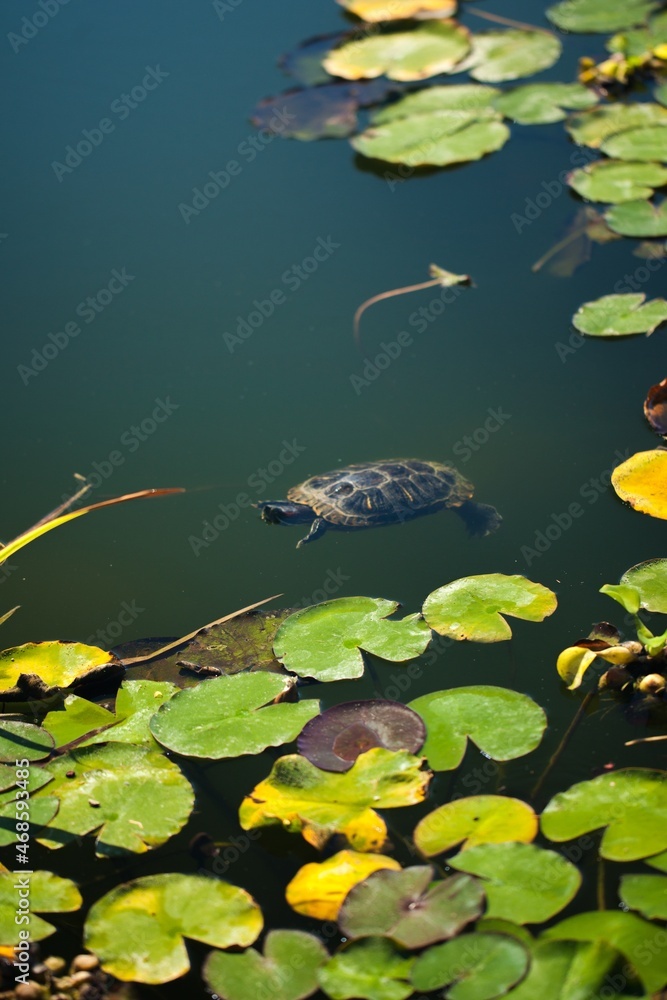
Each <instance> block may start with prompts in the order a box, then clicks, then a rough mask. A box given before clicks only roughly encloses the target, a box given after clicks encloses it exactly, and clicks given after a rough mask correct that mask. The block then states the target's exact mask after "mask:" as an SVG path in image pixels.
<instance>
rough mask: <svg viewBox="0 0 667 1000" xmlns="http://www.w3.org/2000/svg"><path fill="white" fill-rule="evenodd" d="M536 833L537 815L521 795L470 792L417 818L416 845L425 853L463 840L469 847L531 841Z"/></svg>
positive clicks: (431, 852) (464, 846) (442, 849)
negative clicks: (419, 818) (508, 795)
mask: <svg viewBox="0 0 667 1000" xmlns="http://www.w3.org/2000/svg"><path fill="white" fill-rule="evenodd" d="M536 834H537V816H536V815H535V813H534V812H533V810H532V809H531V807H530V806H529V805H527V804H526V803H525V802H522V801H521V800H520V799H511V798H507V797H506V796H504V795H471V796H468V797H467V798H462V799H454V800H453V801H452V802H446V803H445V804H444V805H442V806H438V808H437V809H434V810H433V812H431V813H429V814H428V815H427V816H424V818H423V819H422V820H420V821H419V823H418V824H417V827H416V828H415V832H414V841H415V845H416V847H417V848H418V849H419V850H420V851H421V853H422V854H424V855H426V857H429V858H432V857H434V856H435V855H436V854H442V853H443V851H447V850H449V849H450V848H451V847H455V846H456V845H457V844H461V842H462V841H463V843H462V850H464V851H466V852H467V851H468V850H471V849H472V848H473V847H477V846H478V845H480V844H500V843H503V842H505V841H514V842H521V843H526V844H528V843H530V841H531V840H534V839H535V835H536Z"/></svg>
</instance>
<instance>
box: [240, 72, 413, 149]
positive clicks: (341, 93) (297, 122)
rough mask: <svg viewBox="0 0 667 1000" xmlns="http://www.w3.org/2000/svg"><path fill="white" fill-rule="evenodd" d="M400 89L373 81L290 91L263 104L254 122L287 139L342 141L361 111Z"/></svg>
mask: <svg viewBox="0 0 667 1000" xmlns="http://www.w3.org/2000/svg"><path fill="white" fill-rule="evenodd" d="M396 89H397V88H396V86H395V85H394V84H392V83H389V82H388V81H387V80H371V81H369V82H364V81H358V82H354V83H325V84H322V85H321V86H318V87H307V88H305V89H303V90H287V91H285V93H283V94H278V96H277V97H267V98H265V100H263V101H261V102H260V103H259V104H258V105H257V107H256V108H255V110H254V112H253V114H252V116H251V119H250V120H251V121H252V123H253V125H256V126H257V127H258V128H260V129H268V130H269V132H272V133H274V135H276V136H278V135H280V136H282V137H283V138H288V139H301V140H305V141H308V140H310V139H323V138H328V139H340V138H343V137H345V136H348V135H352V133H353V132H355V131H356V128H357V110H358V109H359V108H365V107H368V106H370V105H372V104H379V103H380V102H381V101H383V100H384V99H385V98H386V97H387V96H388V95H389V94H391V93H394V92H395V91H396Z"/></svg>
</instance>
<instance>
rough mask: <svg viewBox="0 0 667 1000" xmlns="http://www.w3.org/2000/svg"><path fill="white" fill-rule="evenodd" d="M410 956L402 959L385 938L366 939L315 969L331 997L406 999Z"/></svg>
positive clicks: (345, 999)
mask: <svg viewBox="0 0 667 1000" xmlns="http://www.w3.org/2000/svg"><path fill="white" fill-rule="evenodd" d="M413 962H414V959H413V958H404V957H403V956H402V955H401V954H400V952H398V951H397V950H396V949H395V948H394V946H393V945H392V944H391V942H390V941H387V939H386V938H366V940H365V941H359V942H355V943H354V944H351V945H349V946H348V947H347V948H343V949H342V950H341V951H339V952H338V954H336V955H334V957H333V958H332V959H331V960H330V961H329V962H327V964H326V965H325V966H323V967H322V968H321V969H320V970H319V980H320V985H321V987H322V989H323V990H324V991H325V993H326V994H327V996H329V997H331V1000H352V998H354V1000H407V997H409V996H412V992H413V990H412V986H411V985H410V983H409V982H408V981H407V980H408V977H409V975H410V970H411V969H412V964H413Z"/></svg>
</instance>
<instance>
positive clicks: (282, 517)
mask: <svg viewBox="0 0 667 1000" xmlns="http://www.w3.org/2000/svg"><path fill="white" fill-rule="evenodd" d="M257 506H258V507H259V509H260V511H261V513H262V520H263V521H266V522H267V524H309V523H310V522H311V521H314V520H315V511H314V510H313V508H312V507H309V506H308V504H305V503H295V502H294V501H293V500H262V501H261V502H260V503H258V504H257Z"/></svg>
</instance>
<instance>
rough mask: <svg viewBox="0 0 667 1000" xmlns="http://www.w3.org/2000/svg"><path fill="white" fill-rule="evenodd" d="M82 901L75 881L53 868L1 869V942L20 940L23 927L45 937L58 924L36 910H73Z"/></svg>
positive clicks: (32, 935)
mask: <svg viewBox="0 0 667 1000" xmlns="http://www.w3.org/2000/svg"><path fill="white" fill-rule="evenodd" d="M26 893H27V895H26ZM81 902H82V900H81V893H80V892H79V890H78V889H77V887H76V885H75V883H74V882H71V881H70V879H68V878H60V876H59V875H54V874H53V872H43V871H38V872H29V873H28V874H25V873H15V872H10V871H7V870H6V869H5V870H2V871H0V945H14V944H17V943H18V941H19V931H20V930H23V931H28V933H29V934H30V940H31V941H42V940H43V939H44V938H46V937H49V935H50V934H53V932H54V931H55V930H56V928H55V927H54V926H53V924H49V923H47V921H46V920H42V918H41V917H38V916H37V914H38V913H71V912H72V911H73V910H78V909H79V907H80V906H81Z"/></svg>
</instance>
